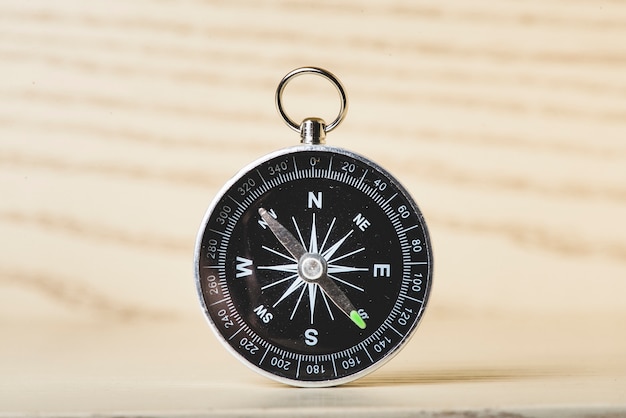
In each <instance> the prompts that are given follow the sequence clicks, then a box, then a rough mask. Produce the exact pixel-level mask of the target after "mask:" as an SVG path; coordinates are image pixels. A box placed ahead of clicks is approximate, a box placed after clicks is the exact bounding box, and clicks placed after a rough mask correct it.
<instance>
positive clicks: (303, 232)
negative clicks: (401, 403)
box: [194, 67, 432, 387]
mask: <svg viewBox="0 0 626 418" xmlns="http://www.w3.org/2000/svg"><path fill="white" fill-rule="evenodd" d="M301 74H315V75H319V76H322V77H324V78H326V79H327V80H328V81H330V82H331V83H332V84H333V85H335V87H336V88H337V91H338V92H339V96H340V99H341V100H340V110H339V115H338V116H337V118H336V119H335V120H334V121H332V122H331V123H328V124H327V123H325V122H324V121H323V120H321V119H317V118H308V119H305V120H304V121H302V122H301V123H299V122H294V121H292V120H291V119H290V118H289V116H288V115H287V114H286V113H285V112H284V109H283V108H282V101H281V100H282V92H283V89H284V87H285V84H286V83H287V82H288V81H289V80H291V79H292V78H293V77H296V76H298V75H301ZM276 101H277V106H278V109H279V112H280V114H281V116H282V117H283V119H285V120H286V121H287V123H288V124H289V126H290V127H291V128H292V129H294V130H296V131H298V132H300V138H301V142H302V144H300V145H295V146H293V147H289V148H284V149H281V150H278V151H275V152H272V153H270V154H268V155H266V156H263V157H261V158H259V159H258V160H256V161H254V162H252V163H251V164H249V165H248V166H246V167H244V168H243V169H241V170H240V171H239V173H238V174H236V175H235V176H234V177H233V178H232V179H231V180H229V181H228V182H227V183H226V184H225V185H224V186H223V187H222V189H221V190H220V191H219V192H218V193H217V195H216V196H215V198H214V200H213V202H212V203H211V204H210V206H209V209H208V210H207V212H206V214H205V217H204V219H203V221H202V224H201V227H200V230H199V231H198V237H197V240H196V247H195V253H194V268H195V279H196V288H197V290H198V295H199V298H200V303H201V305H202V310H203V312H204V314H205V316H206V318H207V319H208V322H209V325H210V327H211V329H212V330H213V331H214V332H215V334H216V336H217V338H218V339H220V340H221V342H222V343H223V344H224V345H225V347H226V348H227V349H228V350H229V351H230V352H231V353H232V354H234V355H235V356H236V357H237V358H238V359H239V360H241V361H242V362H243V363H244V364H246V365H248V366H249V367H250V368H252V369H253V370H255V371H258V372H260V373H262V374H263V375H265V376H267V377H270V378H272V379H275V380H277V381H280V382H283V383H287V384H291V385H296V386H313V387H323V386H336V385H339V384H342V383H346V382H349V381H352V380H354V379H356V378H359V377H361V376H364V375H365V374H367V373H370V372H371V371H373V370H375V369H376V368H378V367H379V366H381V365H382V364H383V363H385V362H386V361H387V360H389V359H390V358H391V357H393V356H394V355H395V354H396V353H397V352H398V351H400V349H401V348H402V347H403V346H404V345H405V344H406V343H407V342H408V341H409V339H410V337H411V336H412V335H413V333H414V332H415V330H416V328H417V325H418V324H419V322H420V321H421V319H422V316H423V314H424V311H425V308H426V305H427V303H428V298H429V294H430V289H431V282H432V252H431V246H430V238H429V236H428V230H427V227H426V224H425V222H424V218H423V216H422V214H421V212H420V210H419V208H418V207H417V205H416V204H415V202H414V201H413V199H412V198H411V196H410V195H409V193H408V192H407V191H406V190H405V189H404V188H403V187H402V186H401V185H400V183H399V182H398V181H397V180H396V179H395V178H394V177H393V176H392V175H391V174H389V173H388V172H387V171H386V170H385V169H383V168H382V167H380V166H379V165H377V164H376V163H375V162H373V161H371V160H369V159H367V158H365V157H362V156H360V155H358V154H355V153H354V152H351V151H348V150H345V149H342V148H338V147H333V146H328V145H326V144H325V140H326V134H327V133H328V132H330V131H331V130H333V129H334V128H335V127H336V126H337V125H338V124H339V123H340V122H341V120H342V119H343V117H344V116H345V112H346V108H347V99H346V96H345V91H344V90H343V87H342V86H341V83H339V81H338V80H337V79H336V78H335V77H334V76H333V75H332V74H330V73H328V72H327V71H325V70H322V69H319V68H314V67H307V68H301V69H297V70H294V71H293V72H291V73H289V74H288V75H287V76H286V77H285V78H284V79H283V80H282V81H281V82H280V84H279V87H278V89H277V92H276ZM367 140H369V139H367ZM339 312H341V314H339Z"/></svg>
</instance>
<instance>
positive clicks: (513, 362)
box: [0, 0, 626, 416]
mask: <svg viewBox="0 0 626 418" xmlns="http://www.w3.org/2000/svg"><path fill="white" fill-rule="evenodd" d="M623 39H626V5H625V4H624V3H623V2H620V1H616V0H603V1H588V0H574V1H564V0H558V1H553V2H549V3H547V2H543V1H539V0H530V1H526V2H514V1H502V2H497V3H493V2H487V1H482V0H480V1H474V2H452V1H444V2H437V3H432V2H422V1H419V2H408V1H407V2H405V1H392V2H375V1H364V2H358V3H342V2H337V1H334V0H323V1H317V2H315V3H301V2H291V1H286V0H274V1H271V0H267V1H245V0H243V1H221V0H216V1H212V0H202V1H200V0H187V1H182V2H174V1H168V0H139V1H136V2H117V1H113V2H103V3H94V2H79V1H75V0H63V1H57V2H53V3H50V2H44V1H32V2H19V1H14V0H7V1H4V2H3V3H2V4H1V5H0V63H1V64H0V97H1V98H2V101H1V102H0V196H1V197H0V236H1V237H2V252H1V253H0V324H1V327H2V334H3V344H1V345H0V370H1V372H0V376H2V377H0V415H3V414H4V415H7V416H12V415H15V414H17V415H26V416H29V415H34V414H39V413H42V414H44V415H46V414H48V415H51V416H56V415H59V414H78V415H85V416H91V415H93V414H104V415H107V414H110V415H114V414H119V413H122V414H147V415H151V414H152V415H158V416H163V415H172V416H174V415H176V416H180V415H181V414H183V415H185V414H186V415H193V416H202V415H206V414H211V413H214V414H217V415H220V414H221V415H224V416H238V415H246V416H267V415H270V416H293V415H305V416H311V415H322V414H324V415H325V416H327V415H328V416H333V415H337V416H355V415H359V416H381V415H388V416H408V415H410V414H415V416H439V415H438V414H441V413H443V412H442V411H448V412H450V413H453V414H458V416H467V415H464V414H469V413H471V414H475V415H476V414H477V415H485V416H493V415H497V414H505V413H515V414H519V415H520V416H551V415H552V414H557V413H561V414H564V415H568V416H576V415H575V414H579V416H583V415H584V414H588V415H591V416H594V414H606V415H605V416H611V414H615V416H618V415H619V414H620V413H624V411H626V356H625V355H624V353H626V333H625V331H624V330H625V329H626V305H625V304H624V297H623V295H624V294H626V281H625V278H626V223H625V222H623V218H624V213H626V212H625V211H626V145H625V144H624V138H625V137H626V43H624V42H623ZM303 65H317V66H322V67H325V68H327V69H329V70H331V71H332V72H334V73H335V74H336V75H337V76H338V77H339V78H340V79H341V80H342V81H343V83H344V84H345V86H346V88H347V92H348V95H349V98H350V101H351V104H350V109H349V112H348V117H347V119H346V121H345V122H343V124H342V125H341V126H340V127H339V128H338V129H337V130H336V131H333V132H332V133H331V134H329V136H328V142H329V143H330V144H332V145H337V146H341V147H345V148H348V149H351V150H354V151H356V152H359V153H361V154H364V155H366V156H369V157H371V158H373V159H375V160H376V161H377V162H379V163H380V164H381V165H383V166H384V167H386V168H388V169H389V170H390V171H391V172H392V173H394V175H395V176H396V177H398V178H399V179H400V180H401V181H402V182H403V183H404V185H405V186H406V187H407V189H409V190H410V192H411V193H412V194H413V196H414V198H415V199H416V200H417V202H418V204H419V206H420V208H421V209H422V211H423V212H424V214H425V217H426V220H427V222H428V225H429V227H430V230H431V233H432V236H433V243H434V254H435V287H434V294H433V297H432V302H431V306H430V308H429V312H428V314H427V316H426V318H425V323H424V326H423V327H422V328H423V329H421V330H420V331H419V332H418V334H417V336H416V337H415V340H414V341H412V342H411V343H410V344H409V346H407V348H406V349H405V350H404V351H403V352H402V353H401V354H400V355H399V357H398V358H397V359H395V360H394V361H392V362H391V363H390V364H389V365H387V366H385V368H383V369H381V370H380V371H379V372H377V373H375V374H374V375H372V376H371V377H368V378H366V379H363V380H362V381H359V382H356V383H355V384H353V385H350V386H348V387H346V388H345V389H344V388H342V389H336V390H335V389H331V390H320V391H317V390H314V391H307V392H306V393H304V392H302V391H293V390H291V389H289V388H284V387H277V386H276V385H274V384H272V383H269V382H267V381H265V380H263V379H261V378H258V377H256V376H254V375H252V373H251V372H248V371H247V370H245V369H244V368H243V367H240V366H239V365H237V363H236V360H234V359H231V358H230V357H229V356H228V355H227V353H225V352H224V350H222V348H221V347H220V346H219V345H218V343H217V342H216V341H215V339H214V338H213V336H212V335H211V334H210V331H209V329H208V327H206V326H205V325H204V323H203V322H202V317H201V313H200V310H199V308H198V303H197V301H196V295H195V288H194V284H193V278H192V268H191V260H192V253H193V245H194V239H195V234H196V231H197V227H198V225H199V223H200V220H201V219H202V216H203V213H204V211H205V210H206V207H207V206H208V204H209V202H210V201H211V199H212V197H213V196H214V195H215V193H216V192H217V190H218V189H219V188H220V187H221V185H222V184H223V183H224V182H225V181H227V180H228V179H229V178H230V177H231V176H232V175H234V174H235V172H236V171H237V170H238V169H239V168H240V167H242V166H244V165H245V164H247V163H249V162H250V161H252V160H254V159H256V158H258V157H260V156H262V155H264V154H266V153H268V152H271V151H273V150H275V149H278V148H281V147H285V146H289V145H292V144H295V143H296V142H297V138H296V137H297V135H294V134H293V132H291V131H290V130H289V129H287V127H286V126H285V125H284V124H283V123H282V121H281V120H280V118H279V117H278V115H277V113H276V110H275V108H274V104H273V97H274V90H275V88H276V86H277V83H278V81H279V80H280V79H281V77H282V76H283V75H284V74H286V73H287V72H288V71H290V70H291V69H293V68H296V67H299V66H303ZM336 101H337V98H336V96H335V93H334V92H333V90H332V87H329V86H327V85H325V84H324V82H323V81H321V82H319V83H317V81H316V80H306V78H301V79H298V82H294V83H293V85H290V86H289V89H288V90H287V91H286V103H287V105H288V106H289V112H290V114H292V115H295V117H305V116H320V117H323V118H326V119H328V120H330V119H332V118H334V111H335V110H334V109H336V108H337V102H336ZM242 391H245V393H246V394H249V399H247V400H246V401H245V402H241V401H239V403H238V404H237V405H233V404H231V403H229V402H231V401H232V400H233V399H240V398H241V397H240V396H239V394H240V393H241V392H242ZM106 394H108V395H106ZM416 394H419V396H417V395H416ZM490 411H491V412H490ZM446 413H447V412H446ZM419 414H422V415H419ZM489 414H492V415H489ZM541 414H544V415H541ZM453 416H454V415H453Z"/></svg>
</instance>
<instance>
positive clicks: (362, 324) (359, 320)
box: [350, 311, 365, 329]
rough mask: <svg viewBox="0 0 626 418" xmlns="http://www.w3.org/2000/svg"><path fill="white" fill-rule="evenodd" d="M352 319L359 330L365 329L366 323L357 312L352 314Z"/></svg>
mask: <svg viewBox="0 0 626 418" xmlns="http://www.w3.org/2000/svg"><path fill="white" fill-rule="evenodd" d="M350 319H351V320H352V322H354V323H355V324H356V325H357V326H358V327H359V328H361V329H365V321H364V320H363V318H361V315H359V313H358V312H357V311H352V312H350Z"/></svg>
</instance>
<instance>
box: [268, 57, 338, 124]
mask: <svg viewBox="0 0 626 418" xmlns="http://www.w3.org/2000/svg"><path fill="white" fill-rule="evenodd" d="M303 74H315V75H319V76H321V77H324V78H325V79H327V80H328V81H330V82H331V83H332V84H333V86H335V88H336V89H337V92H338V93H339V98H340V99H341V100H340V102H339V106H340V107H339V114H338V115H337V118H336V119H335V120H334V121H332V122H331V123H329V124H328V125H326V128H325V129H324V131H325V132H330V131H332V130H333V129H335V128H336V127H337V125H339V124H340V123H341V121H342V120H343V119H344V118H345V117H346V113H347V111H348V97H347V96H346V92H345V90H344V88H343V85H342V84H341V82H340V81H339V79H337V77H335V75H334V74H333V73H331V72H330V71H327V70H324V69H323V68H319V67H301V68H296V69H295V70H293V71H291V72H289V73H288V74H287V75H286V76H285V77H283V79H282V80H280V83H278V88H277V89H276V108H277V109H278V113H280V116H281V117H282V118H283V120H284V121H285V123H286V124H287V126H289V127H290V128H291V129H293V130H294V131H296V132H300V125H301V123H296V122H294V121H293V119H291V118H290V117H289V115H287V113H286V112H285V109H284V108H283V91H284V90H285V87H286V86H287V83H289V81H291V80H293V79H294V78H295V77H298V76H301V75H303Z"/></svg>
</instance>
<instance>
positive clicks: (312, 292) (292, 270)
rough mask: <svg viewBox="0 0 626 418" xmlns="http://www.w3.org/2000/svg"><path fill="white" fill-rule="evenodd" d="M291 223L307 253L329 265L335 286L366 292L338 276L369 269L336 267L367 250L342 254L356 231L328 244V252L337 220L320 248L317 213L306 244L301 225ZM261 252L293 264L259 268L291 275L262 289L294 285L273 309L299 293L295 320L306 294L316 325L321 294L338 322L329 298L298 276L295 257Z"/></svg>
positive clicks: (315, 284) (327, 307)
mask: <svg viewBox="0 0 626 418" xmlns="http://www.w3.org/2000/svg"><path fill="white" fill-rule="evenodd" d="M291 220H292V222H293V225H294V227H295V230H296V233H297V241H300V244H301V245H302V247H303V248H304V249H305V250H306V252H307V253H309V254H318V255H319V256H321V257H322V258H323V259H324V260H325V261H326V266H327V267H326V268H327V274H328V277H329V278H330V279H332V280H333V281H335V282H339V283H342V284H343V285H345V286H348V287H350V288H353V289H356V290H359V291H361V292H364V289H363V288H362V287H360V286H357V285H355V284H353V283H350V282H349V281H347V280H345V279H343V278H340V277H337V276H336V275H337V274H343V273H352V272H360V271H369V269H368V268H364V267H354V266H345V265H340V264H337V262H338V261H340V260H343V259H345V258H347V257H350V256H352V255H354V254H357V253H359V252H361V251H364V250H365V247H360V248H357V249H356V250H352V251H349V252H346V253H344V254H341V253H340V249H341V248H342V247H343V246H344V244H345V243H346V241H348V239H349V238H350V236H351V235H352V234H353V233H354V230H350V231H349V232H348V233H346V234H345V235H344V236H343V237H341V238H340V239H339V240H338V241H336V242H335V243H333V244H329V246H328V248H326V244H327V243H328V239H329V237H330V234H331V232H332V230H333V227H334V225H335V222H336V220H337V218H335V217H334V218H333V219H332V221H331V223H330V225H329V227H328V230H327V231H326V234H324V238H323V240H322V243H321V245H318V242H319V241H318V240H319V239H320V238H321V235H320V236H318V228H317V221H316V217H315V213H313V215H312V221H311V229H310V236H309V240H308V243H307V242H306V241H305V239H304V237H303V235H302V232H301V228H300V226H299V225H298V222H297V221H296V219H295V217H291ZM307 244H308V245H307ZM262 248H263V249H265V250H266V251H268V252H271V253H274V254H276V255H279V256H281V257H282V258H285V259H287V260H290V261H291V263H286V264H277V265H272V266H259V267H258V268H259V269H261V270H270V271H277V272H282V273H288V276H286V277H284V278H282V279H279V280H276V281H273V282H271V283H269V284H267V285H265V286H263V287H262V288H261V290H265V289H268V288H270V287H273V286H275V285H278V284H281V283H285V282H289V281H291V283H290V284H289V286H288V287H287V289H285V291H284V292H283V294H282V295H281V296H280V298H279V299H278V300H277V301H276V302H275V303H274V304H273V307H276V306H277V305H278V304H280V303H281V302H283V301H284V300H286V299H287V298H288V297H289V296H291V295H293V294H296V293H297V294H298V297H297V300H296V302H295V305H294V307H293V308H292V311H291V315H290V319H293V317H294V316H295V314H296V312H297V310H298V307H299V306H300V303H301V302H302V299H303V296H304V293H307V294H308V301H309V315H310V320H311V324H313V323H314V318H315V307H316V304H317V301H318V298H317V293H318V291H319V292H320V294H321V299H322V301H323V306H325V307H326V311H327V312H328V315H329V317H330V318H331V319H332V320H334V319H335V317H334V315H333V313H332V310H331V308H330V304H329V303H328V300H327V298H326V295H325V294H324V292H323V291H322V290H321V288H320V285H319V284H318V283H314V282H307V281H305V280H304V279H303V278H301V277H300V276H299V274H298V260H296V258H295V257H293V256H291V255H287V254H284V253H282V252H280V251H276V250H274V249H272V248H270V247H266V246H263V247H262ZM336 254H341V255H337V256H335V255H336ZM298 291H299V292H298Z"/></svg>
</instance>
